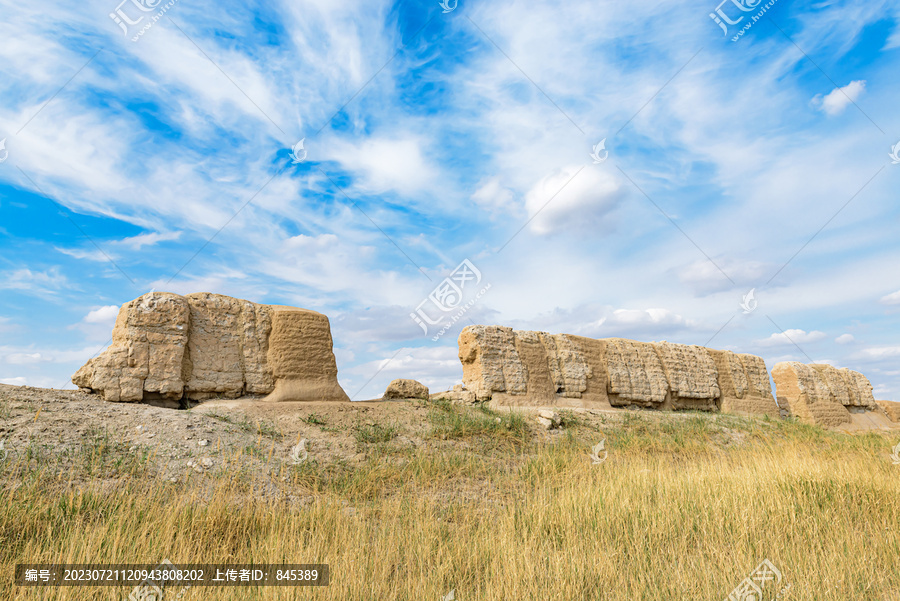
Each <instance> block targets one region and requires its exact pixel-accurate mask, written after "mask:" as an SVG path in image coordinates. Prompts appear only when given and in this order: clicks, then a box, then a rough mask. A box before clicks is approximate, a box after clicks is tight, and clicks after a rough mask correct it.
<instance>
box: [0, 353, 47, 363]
mask: <svg viewBox="0 0 900 601" xmlns="http://www.w3.org/2000/svg"><path fill="white" fill-rule="evenodd" d="M4 360H5V362H6V363H8V364H10V365H32V364H34V363H41V362H44V361H49V360H50V359H48V358H47V357H44V356H43V355H42V354H41V353H10V354H9V355H6V356H5V357H4Z"/></svg>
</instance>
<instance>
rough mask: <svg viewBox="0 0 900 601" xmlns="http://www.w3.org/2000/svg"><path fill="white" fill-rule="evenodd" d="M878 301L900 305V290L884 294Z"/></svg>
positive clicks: (883, 303)
mask: <svg viewBox="0 0 900 601" xmlns="http://www.w3.org/2000/svg"><path fill="white" fill-rule="evenodd" d="M878 302H880V303H881V304H882V305H900V290H898V291H897V292H892V293H890V294H886V295H885V296H882V297H881V300H879V301H878Z"/></svg>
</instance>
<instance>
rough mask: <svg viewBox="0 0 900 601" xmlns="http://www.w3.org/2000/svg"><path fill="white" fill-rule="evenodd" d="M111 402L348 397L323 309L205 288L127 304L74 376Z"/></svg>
mask: <svg viewBox="0 0 900 601" xmlns="http://www.w3.org/2000/svg"><path fill="white" fill-rule="evenodd" d="M72 382H73V383H75V385H77V386H78V387H79V388H81V389H83V390H88V391H91V392H96V393H99V394H100V395H102V396H103V398H104V399H105V400H107V401H121V402H135V401H148V400H149V401H153V400H168V401H176V400H180V399H191V400H200V399H206V398H210V397H214V396H223V397H230V398H234V397H239V396H242V395H246V394H250V395H263V394H265V395H269V396H268V398H269V399H270V400H298V401H306V400H310V401H311V400H324V401H327V400H343V401H348V400H349V398H347V395H346V394H345V393H344V391H343V390H342V389H341V387H340V385H339V384H338V382H337V364H336V362H335V359H334V354H333V352H332V340H331V327H330V325H329V323H328V318H327V317H326V316H324V315H322V314H321V313H316V312H315V311H308V310H306V309H298V308H295V307H284V306H279V305H259V304H256V303H251V302H250V301H246V300H241V299H236V298H231V297H229V296H222V295H220V294H209V293H197V294H188V295H187V296H179V295H177V294H172V293H168V292H152V293H150V294H145V295H144V296H141V297H140V298H137V299H135V300H133V301H131V302H129V303H126V304H125V305H123V306H122V308H121V309H120V310H119V315H118V317H117V319H116V325H115V327H114V328H113V334H112V344H111V345H110V347H109V348H108V349H106V350H105V351H104V352H103V353H102V354H100V355H99V356H97V357H95V358H94V359H91V360H90V361H88V362H87V363H86V364H85V365H84V366H83V367H82V368H81V369H79V370H78V372H77V373H76V374H75V375H74V376H73V377H72Z"/></svg>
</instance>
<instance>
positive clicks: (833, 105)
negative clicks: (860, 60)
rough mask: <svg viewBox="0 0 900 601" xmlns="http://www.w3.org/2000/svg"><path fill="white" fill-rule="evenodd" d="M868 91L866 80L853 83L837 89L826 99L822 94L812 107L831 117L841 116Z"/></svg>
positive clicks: (814, 100)
mask: <svg viewBox="0 0 900 601" xmlns="http://www.w3.org/2000/svg"><path fill="white" fill-rule="evenodd" d="M865 91H866V82H865V80H857V81H851V82H850V83H848V84H847V85H846V86H844V87H843V88H835V89H834V90H832V91H831V92H829V93H828V94H827V95H826V96H825V97H824V98H823V97H822V95H821V94H819V95H817V96H816V97H815V98H813V99H812V105H813V106H814V107H816V108H818V109H819V110H820V111H822V112H823V113H825V114H826V115H829V116H832V117H833V116H835V115H839V114H840V113H842V112H843V111H844V109H846V108H847V107H848V106H850V104H852V103H854V102H856V101H857V99H859V97H860V96H862V94H863V92H865Z"/></svg>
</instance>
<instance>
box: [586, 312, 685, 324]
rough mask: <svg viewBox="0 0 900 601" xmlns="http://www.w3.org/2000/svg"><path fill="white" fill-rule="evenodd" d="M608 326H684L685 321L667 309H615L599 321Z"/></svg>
mask: <svg viewBox="0 0 900 601" xmlns="http://www.w3.org/2000/svg"><path fill="white" fill-rule="evenodd" d="M600 323H601V324H604V323H605V324H610V325H626V326H634V325H648V324H652V325H664V324H665V325H684V324H686V323H687V321H686V320H685V319H684V317H682V316H681V315H676V314H675V313H673V312H672V311H669V310H668V309H616V310H615V311H613V313H612V315H611V316H610V317H604V318H603V319H601V320H600Z"/></svg>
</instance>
